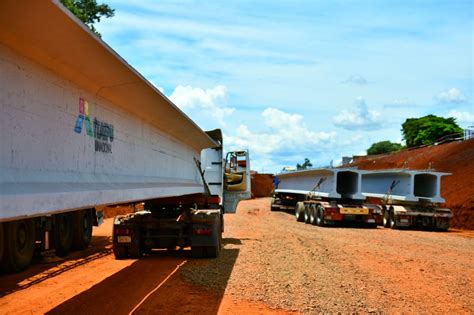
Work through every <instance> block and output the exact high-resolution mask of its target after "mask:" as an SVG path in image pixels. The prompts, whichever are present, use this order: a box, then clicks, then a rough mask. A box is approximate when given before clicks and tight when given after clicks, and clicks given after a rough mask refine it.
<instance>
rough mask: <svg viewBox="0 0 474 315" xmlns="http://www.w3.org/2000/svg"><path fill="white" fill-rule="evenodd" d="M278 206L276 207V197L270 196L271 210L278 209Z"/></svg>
mask: <svg viewBox="0 0 474 315" xmlns="http://www.w3.org/2000/svg"><path fill="white" fill-rule="evenodd" d="M277 210H278V207H275V198H274V197H272V198H270V211H277Z"/></svg>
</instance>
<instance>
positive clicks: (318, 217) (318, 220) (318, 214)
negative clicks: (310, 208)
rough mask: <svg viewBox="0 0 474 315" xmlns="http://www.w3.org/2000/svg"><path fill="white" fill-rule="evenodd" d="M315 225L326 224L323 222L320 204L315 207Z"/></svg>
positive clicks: (322, 211) (322, 210)
mask: <svg viewBox="0 0 474 315" xmlns="http://www.w3.org/2000/svg"><path fill="white" fill-rule="evenodd" d="M316 225H319V226H326V224H325V223H324V209H323V207H321V205H318V207H317V209H316Z"/></svg>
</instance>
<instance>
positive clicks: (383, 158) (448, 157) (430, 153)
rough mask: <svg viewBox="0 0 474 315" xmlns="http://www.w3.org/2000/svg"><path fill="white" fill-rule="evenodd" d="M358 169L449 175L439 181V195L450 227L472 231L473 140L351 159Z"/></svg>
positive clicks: (473, 227) (473, 210)
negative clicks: (449, 217)
mask: <svg viewBox="0 0 474 315" xmlns="http://www.w3.org/2000/svg"><path fill="white" fill-rule="evenodd" d="M353 165H354V166H358V167H359V168H361V169H384V168H409V169H428V168H432V169H435V170H436V171H440V172H448V173H452V175H451V176H444V177H442V180H441V196H442V197H443V198H445V199H446V204H445V206H446V207H448V208H450V209H451V210H452V211H453V213H454V218H453V221H452V225H451V226H452V227H456V228H462V229H470V230H473V229H474V139H471V140H467V141H461V142H451V143H446V144H442V145H438V146H430V147H424V148H419V149H414V150H407V151H402V152H398V153H393V154H384V155H375V156H362V157H356V158H355V159H354V163H353Z"/></svg>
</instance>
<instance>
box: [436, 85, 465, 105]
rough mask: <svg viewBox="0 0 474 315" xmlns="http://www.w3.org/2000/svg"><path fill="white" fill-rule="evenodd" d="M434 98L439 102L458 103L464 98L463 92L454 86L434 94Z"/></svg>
mask: <svg viewBox="0 0 474 315" xmlns="http://www.w3.org/2000/svg"><path fill="white" fill-rule="evenodd" d="M436 99H437V100H438V102H440V103H455V104H459V103H462V102H464V101H465V100H466V97H465V96H464V94H462V92H461V91H459V90H458V89H456V88H452V89H449V90H447V91H444V92H441V93H439V94H438V95H437V96H436Z"/></svg>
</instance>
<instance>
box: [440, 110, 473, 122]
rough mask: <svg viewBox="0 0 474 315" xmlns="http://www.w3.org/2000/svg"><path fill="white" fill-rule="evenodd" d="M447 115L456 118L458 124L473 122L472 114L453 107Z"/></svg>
mask: <svg viewBox="0 0 474 315" xmlns="http://www.w3.org/2000/svg"><path fill="white" fill-rule="evenodd" d="M447 116H448V117H454V118H456V121H457V122H458V123H460V124H474V114H471V113H469V112H460V111H457V110H455V109H453V110H451V111H450V112H449V113H448V115H447Z"/></svg>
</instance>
